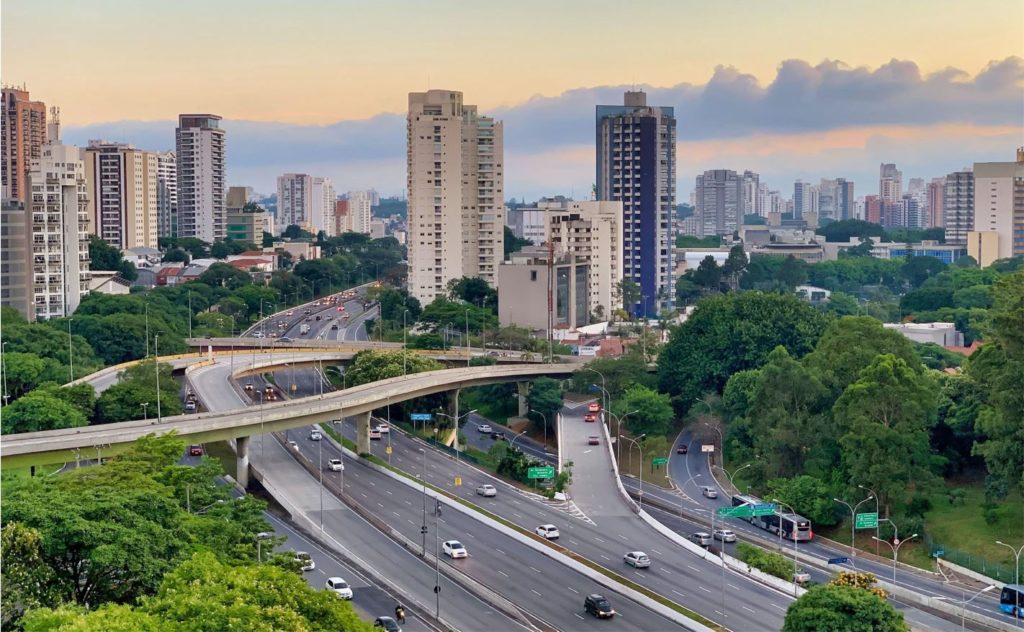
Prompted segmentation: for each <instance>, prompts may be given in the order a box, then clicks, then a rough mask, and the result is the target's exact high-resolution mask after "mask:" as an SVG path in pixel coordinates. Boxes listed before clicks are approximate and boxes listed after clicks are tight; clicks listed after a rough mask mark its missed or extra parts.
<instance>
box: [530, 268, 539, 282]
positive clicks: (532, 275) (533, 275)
mask: <svg viewBox="0 0 1024 632" xmlns="http://www.w3.org/2000/svg"><path fill="white" fill-rule="evenodd" d="M530 280H531V281H536V280H537V271H536V270H530Z"/></svg>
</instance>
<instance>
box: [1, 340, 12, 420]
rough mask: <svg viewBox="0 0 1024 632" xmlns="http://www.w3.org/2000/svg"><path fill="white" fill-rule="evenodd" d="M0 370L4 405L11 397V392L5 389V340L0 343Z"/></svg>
mask: <svg viewBox="0 0 1024 632" xmlns="http://www.w3.org/2000/svg"><path fill="white" fill-rule="evenodd" d="M0 372H3V374H4V382H3V389H4V392H3V400H4V406H6V405H7V400H8V399H9V398H10V397H11V394H10V393H9V392H8V391H7V341H6V340H4V341H3V342H2V343H0Z"/></svg>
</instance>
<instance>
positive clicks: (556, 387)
mask: <svg viewBox="0 0 1024 632" xmlns="http://www.w3.org/2000/svg"><path fill="white" fill-rule="evenodd" d="M526 404H527V406H529V408H530V410H531V411H537V413H540V416H537V415H534V414H531V418H532V419H533V420H534V422H535V423H537V424H538V425H540V426H541V427H543V424H544V423H545V422H544V419H546V420H547V424H548V428H549V430H554V429H555V415H557V414H558V411H560V410H562V387H561V385H560V384H559V383H558V380H553V379H551V378H549V377H539V378H537V379H536V380H534V381H533V384H531V385H530V392H529V393H527V395H526Z"/></svg>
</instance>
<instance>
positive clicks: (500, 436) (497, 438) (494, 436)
mask: <svg viewBox="0 0 1024 632" xmlns="http://www.w3.org/2000/svg"><path fill="white" fill-rule="evenodd" d="M491 438H492V439H494V440H495V441H504V440H505V433H504V432H492V433H491Z"/></svg>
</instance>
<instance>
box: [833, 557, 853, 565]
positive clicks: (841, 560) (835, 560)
mask: <svg viewBox="0 0 1024 632" xmlns="http://www.w3.org/2000/svg"><path fill="white" fill-rule="evenodd" d="M828 563H829V564H849V563H850V558H848V557H833V558H831V559H829V561H828Z"/></svg>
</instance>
